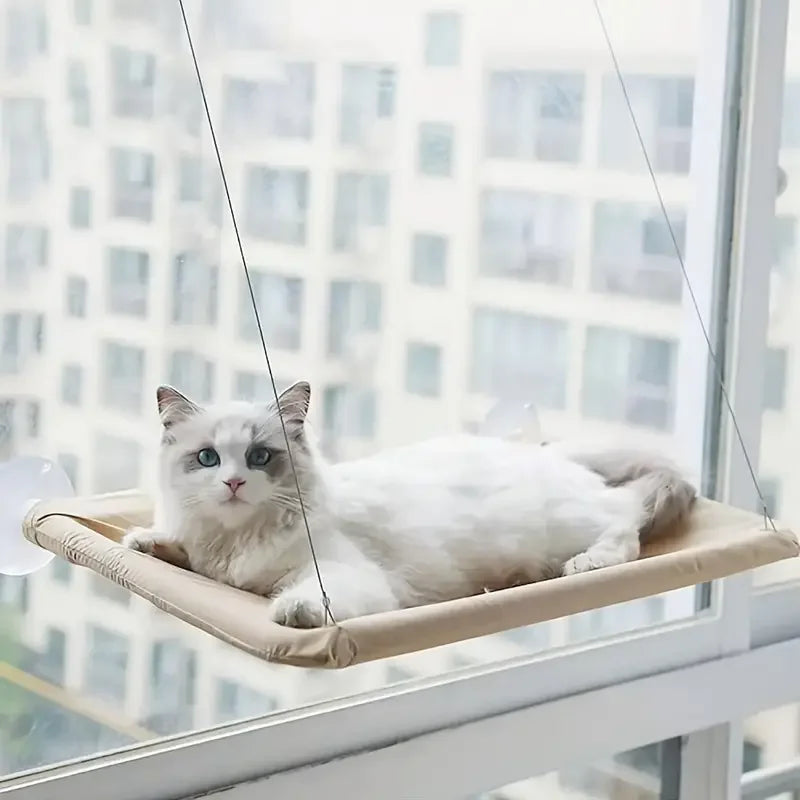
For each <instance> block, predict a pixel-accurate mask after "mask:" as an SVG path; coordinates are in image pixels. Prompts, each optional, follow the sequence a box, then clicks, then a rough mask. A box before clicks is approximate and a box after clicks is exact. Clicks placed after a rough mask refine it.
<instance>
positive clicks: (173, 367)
mask: <svg viewBox="0 0 800 800" xmlns="http://www.w3.org/2000/svg"><path fill="white" fill-rule="evenodd" d="M169 383H170V384H171V385H172V386H175V387H177V388H178V389H180V391H182V392H183V393H184V394H186V395H188V396H189V397H191V398H192V399H194V400H197V401H199V402H201V403H208V402H210V401H211V398H212V397H213V395H214V364H213V363H212V362H211V361H209V360H208V359H207V358H203V356H201V355H199V354H198V353H193V352H192V351H191V350H175V351H173V352H172V353H171V354H170V357H169Z"/></svg>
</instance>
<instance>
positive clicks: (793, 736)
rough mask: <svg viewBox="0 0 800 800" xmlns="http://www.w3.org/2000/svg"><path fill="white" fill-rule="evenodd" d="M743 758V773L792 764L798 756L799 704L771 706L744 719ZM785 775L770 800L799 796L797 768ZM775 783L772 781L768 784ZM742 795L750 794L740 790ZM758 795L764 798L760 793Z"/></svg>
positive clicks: (799, 745) (799, 751)
mask: <svg viewBox="0 0 800 800" xmlns="http://www.w3.org/2000/svg"><path fill="white" fill-rule="evenodd" d="M744 737H745V760H744V764H743V768H742V772H743V773H747V772H752V771H753V770H758V769H769V770H775V771H777V770H780V769H781V767H783V766H786V767H793V766H795V765H796V764H797V759H798V756H800V705H798V704H797V703H792V704H791V705H787V706H780V707H779V708H771V709H768V710H767V711H762V712H760V713H758V714H755V715H753V716H752V717H748V718H747V719H746V720H745V721H744ZM792 772H793V775H790V776H788V777H787V780H786V783H785V785H782V786H780V782H778V784H777V785H778V786H780V791H778V790H776V791H775V793H774V794H771V795H769V800H797V797H798V795H800V781H798V780H797V774H796V769H795V770H792ZM771 785H772V786H776V784H775V783H771ZM742 796H743V797H749V796H750V795H749V794H745V793H743V795H742ZM757 796H758V797H766V795H764V794H761V793H759V794H758V795H757Z"/></svg>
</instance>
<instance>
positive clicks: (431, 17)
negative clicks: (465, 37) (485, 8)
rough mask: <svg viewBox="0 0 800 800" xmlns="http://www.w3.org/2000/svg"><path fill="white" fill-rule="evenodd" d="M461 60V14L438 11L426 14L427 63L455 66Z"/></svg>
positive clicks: (429, 64)
mask: <svg viewBox="0 0 800 800" xmlns="http://www.w3.org/2000/svg"><path fill="white" fill-rule="evenodd" d="M460 60H461V15H460V14H454V13H452V12H448V11H438V12H434V13H432V14H426V16H425V63H426V64H427V65H428V66H429V67H455V66H457V65H458V62H459V61H460Z"/></svg>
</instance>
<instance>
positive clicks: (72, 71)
mask: <svg viewBox="0 0 800 800" xmlns="http://www.w3.org/2000/svg"><path fill="white" fill-rule="evenodd" d="M67 95H68V97H69V105H70V111H71V115H72V124H73V125H75V126H76V127H78V128H88V127H89V126H90V125H91V124H92V99H91V93H90V92H89V74H88V72H87V70H86V64H84V63H83V61H75V60H73V61H70V62H69V63H68V64H67Z"/></svg>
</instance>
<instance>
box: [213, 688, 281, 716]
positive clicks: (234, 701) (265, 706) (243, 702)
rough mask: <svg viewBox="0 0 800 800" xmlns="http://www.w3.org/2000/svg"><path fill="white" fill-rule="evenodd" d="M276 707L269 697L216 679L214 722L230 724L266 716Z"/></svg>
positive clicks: (254, 690)
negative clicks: (235, 721)
mask: <svg viewBox="0 0 800 800" xmlns="http://www.w3.org/2000/svg"><path fill="white" fill-rule="evenodd" d="M277 707H278V704H277V703H276V702H275V700H273V699H272V698H271V697H269V696H267V695H265V694H263V693H262V692H259V691H257V690H256V689H251V688H250V687H249V686H242V684H240V683H234V682H233V681H230V680H227V679H226V678H218V679H217V689H216V703H215V713H214V716H215V722H217V723H222V722H230V721H231V720H236V719H243V718H246V717H257V716H261V715H263V714H268V713H269V712H270V711H273V710H274V709H275V708H277Z"/></svg>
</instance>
